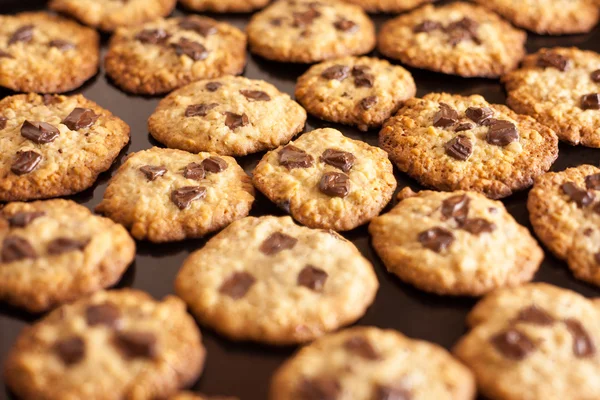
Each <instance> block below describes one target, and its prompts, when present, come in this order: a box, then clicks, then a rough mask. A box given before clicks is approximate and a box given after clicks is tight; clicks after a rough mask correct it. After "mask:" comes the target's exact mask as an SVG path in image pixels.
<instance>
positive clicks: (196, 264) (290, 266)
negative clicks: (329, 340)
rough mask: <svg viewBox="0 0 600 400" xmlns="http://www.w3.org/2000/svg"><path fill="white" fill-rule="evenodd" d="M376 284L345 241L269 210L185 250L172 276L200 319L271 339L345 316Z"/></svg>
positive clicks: (304, 337) (242, 336)
mask: <svg viewBox="0 0 600 400" xmlns="http://www.w3.org/2000/svg"><path fill="white" fill-rule="evenodd" d="M378 287H379V283H378V282H377V277H376V276H375V272H374V271H373V267H372V265H371V264H370V262H369V261H368V260H367V259H365V258H364V257H363V256H362V255H361V254H360V252H359V251H358V249H357V248H356V247H355V246H354V245H353V244H352V243H351V242H349V241H346V240H345V239H344V238H342V237H341V236H339V235H338V234H336V233H335V232H332V231H326V230H316V229H310V228H306V227H302V226H298V225H296V224H294V222H293V221H292V219H291V218H290V217H273V216H265V217H260V218H254V217H248V218H244V219H241V220H239V221H236V222H234V223H233V224H231V225H230V226H229V227H227V228H226V229H225V230H223V231H222V232H221V233H219V234H217V235H216V236H214V237H213V238H212V239H210V240H209V241H208V243H206V245H205V246H204V247H203V248H202V249H200V250H198V251H196V252H194V253H192V254H191V255H190V256H189V257H188V258H187V260H185V262H184V264H183V267H182V268H181V270H180V271H179V273H178V275H177V278H176V280H175V290H176V292H177V294H178V295H179V296H180V297H181V298H182V299H183V300H184V301H185V302H186V303H187V304H188V306H189V308H190V309H191V311H192V313H193V314H194V315H195V316H196V318H197V319H198V320H199V321H200V322H201V323H203V324H206V325H208V326H209V327H211V328H212V329H215V330H216V331H218V332H219V333H221V334H223V335H225V336H227V337H228V338H230V339H233V340H252V341H257V342H263V343H270V344H275V345H287V344H294V343H301V342H307V341H310V340H313V339H315V338H316V337H319V336H321V335H323V334H325V333H327V332H330V331H333V330H336V329H337V328H339V327H341V326H344V325H347V324H350V323H353V322H354V321H356V320H357V319H358V318H360V317H361V316H362V315H363V314H364V313H365V310H366V309H367V307H368V306H369V305H370V304H371V303H372V302H373V299H374V298H375V293H376V292H377V289H378Z"/></svg>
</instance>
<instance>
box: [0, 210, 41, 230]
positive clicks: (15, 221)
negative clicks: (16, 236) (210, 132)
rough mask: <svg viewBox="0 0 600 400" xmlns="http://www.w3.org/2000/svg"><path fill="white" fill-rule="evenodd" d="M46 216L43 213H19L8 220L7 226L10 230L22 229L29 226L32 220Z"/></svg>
mask: <svg viewBox="0 0 600 400" xmlns="http://www.w3.org/2000/svg"><path fill="white" fill-rule="evenodd" d="M44 215H46V213H45V212H44V211H31V212H20V213H16V214H14V215H12V216H11V217H9V218H8V224H9V225H10V226H11V227H12V228H24V227H26V226H27V225H29V224H30V223H31V222H32V221H33V220H34V219H37V218H40V217H43V216H44Z"/></svg>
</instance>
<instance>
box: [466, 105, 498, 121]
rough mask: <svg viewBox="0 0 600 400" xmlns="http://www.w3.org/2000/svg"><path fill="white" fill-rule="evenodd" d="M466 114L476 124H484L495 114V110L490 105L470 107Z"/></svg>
mask: <svg viewBox="0 0 600 400" xmlns="http://www.w3.org/2000/svg"><path fill="white" fill-rule="evenodd" d="M465 115H466V116H467V118H469V119H470V120H471V121H473V122H475V123H476V124H479V125H483V124H482V123H483V121H485V120H487V119H490V118H492V117H493V116H494V110H492V109H491V108H489V107H469V108H467V110H466V111H465Z"/></svg>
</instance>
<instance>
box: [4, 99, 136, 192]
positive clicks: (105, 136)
mask: <svg viewBox="0 0 600 400" xmlns="http://www.w3.org/2000/svg"><path fill="white" fill-rule="evenodd" d="M77 108H83V109H89V110H92V111H93V113H94V115H95V116H96V117H97V119H95V120H94V122H93V123H92V124H91V125H90V126H87V127H78V126H74V125H72V124H69V125H70V126H71V128H78V129H70V128H69V127H68V126H67V125H65V123H63V122H64V121H65V119H66V118H67V116H69V115H70V114H71V113H72V112H73V111H74V110H75V109H77ZM0 116H1V117H2V118H0V120H1V121H3V122H0V148H1V149H2V152H1V154H0V201H21V200H33V199H43V198H49V197H58V196H67V195H71V194H74V193H77V192H81V191H82V190H85V189H87V188H89V187H90V186H92V185H93V184H94V182H95V181H96V178H97V177H98V175H99V174H100V173H101V172H104V171H106V170H107V169H109V168H110V166H111V164H112V163H113V161H114V160H115V158H116V157H117V156H118V155H119V152H120V151H121V149H123V147H125V145H126V144H127V143H128V142H129V126H128V125H127V124H126V123H125V122H123V121H122V120H120V119H119V118H117V117H116V116H114V115H113V114H111V112H110V111H108V110H106V109H104V108H102V107H100V106H99V105H97V104H96V103H94V102H93V101H90V100H88V99H86V98H84V97H83V96H82V95H75V96H39V95H36V94H21V95H15V96H9V97H5V98H4V99H2V100H1V101H0ZM4 119H5V121H4ZM92 119H93V118H92ZM25 121H30V122H45V123H48V124H51V125H52V126H53V127H54V128H55V129H57V130H58V132H59V133H58V135H57V136H56V137H55V139H54V140H52V141H50V142H47V143H36V142H35V141H33V140H30V139H28V138H26V137H24V136H23V135H22V133H21V130H22V127H23V124H24V123H25ZM80 125H81V124H80ZM26 152H34V153H36V154H37V156H36V157H39V158H40V160H39V161H38V163H37V164H35V166H34V165H33V164H32V165H31V167H32V168H33V169H32V170H31V171H30V172H25V170H21V171H18V172H19V173H15V172H14V171H13V168H14V166H15V163H16V162H17V161H18V160H19V158H20V157H21V156H22V154H23V153H26ZM27 154H31V153H27Z"/></svg>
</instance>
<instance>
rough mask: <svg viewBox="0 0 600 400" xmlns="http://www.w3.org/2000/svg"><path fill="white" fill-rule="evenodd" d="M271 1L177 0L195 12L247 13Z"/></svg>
mask: <svg viewBox="0 0 600 400" xmlns="http://www.w3.org/2000/svg"><path fill="white" fill-rule="evenodd" d="M270 1H271V0H179V3H180V4H181V5H183V6H184V7H185V8H187V9H189V10H192V11H196V12H215V13H247V12H252V11H255V10H260V9H261V8H263V7H264V6H266V5H267V4H269V2H270Z"/></svg>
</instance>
